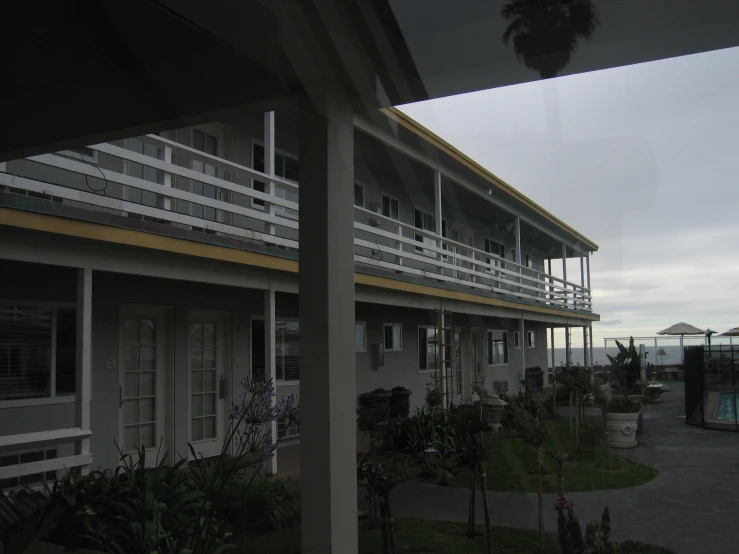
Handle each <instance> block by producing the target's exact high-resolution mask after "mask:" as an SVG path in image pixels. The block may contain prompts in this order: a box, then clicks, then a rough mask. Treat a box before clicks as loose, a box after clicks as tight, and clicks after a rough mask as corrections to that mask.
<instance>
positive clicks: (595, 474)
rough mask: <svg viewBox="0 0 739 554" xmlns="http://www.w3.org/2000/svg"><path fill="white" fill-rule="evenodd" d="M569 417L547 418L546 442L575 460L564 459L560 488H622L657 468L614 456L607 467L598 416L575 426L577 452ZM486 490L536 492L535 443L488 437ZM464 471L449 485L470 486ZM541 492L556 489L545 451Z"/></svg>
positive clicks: (653, 473)
mask: <svg viewBox="0 0 739 554" xmlns="http://www.w3.org/2000/svg"><path fill="white" fill-rule="evenodd" d="M569 425H570V424H569V419H568V418H566V417H560V418H557V419H553V420H551V421H549V423H548V426H549V441H548V444H549V447H550V448H552V450H555V451H556V450H564V451H565V452H568V453H569V454H570V455H572V456H574V459H572V460H570V461H569V462H566V463H565V493H568V492H581V491H594V490H602V489H622V488H626V487H634V486H636V485H643V484H645V483H648V482H649V481H651V480H652V479H654V478H655V477H657V474H658V473H659V472H658V471H657V470H656V469H654V468H651V467H649V466H645V465H642V464H638V463H636V462H632V461H630V460H627V459H625V458H622V457H620V456H617V455H615V452H616V450H615V449H612V450H611V452H612V453H614V455H613V456H612V460H613V469H612V470H611V471H607V470H606V453H605V450H604V449H603V448H602V447H601V446H600V438H601V419H600V417H586V418H585V419H584V421H583V425H582V429H581V431H580V452H576V451H575V439H574V437H573V438H570V428H569ZM485 465H486V469H487V478H488V490H492V491H518V492H536V456H535V453H534V448H533V447H531V446H529V445H528V444H526V443H524V442H523V441H521V440H519V439H513V438H506V439H496V438H493V437H490V442H489V446H488V457H487V462H486V464H485ZM469 482H470V477H469V471H467V470H463V471H461V472H460V473H459V474H458V475H455V476H454V477H453V478H452V479H450V485H452V486H455V487H469ZM542 484H543V488H544V492H557V463H556V462H555V461H554V460H553V459H552V458H551V456H549V455H548V454H547V453H546V452H545V453H544V474H543V476H542Z"/></svg>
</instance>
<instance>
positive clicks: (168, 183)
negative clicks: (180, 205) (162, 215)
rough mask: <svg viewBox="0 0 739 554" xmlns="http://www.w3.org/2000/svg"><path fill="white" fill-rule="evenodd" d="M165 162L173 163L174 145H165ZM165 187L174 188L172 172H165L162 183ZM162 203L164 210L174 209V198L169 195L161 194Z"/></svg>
mask: <svg viewBox="0 0 739 554" xmlns="http://www.w3.org/2000/svg"><path fill="white" fill-rule="evenodd" d="M164 163H167V164H171V163H172V147H171V146H165V147H164ZM162 184H163V185H164V187H165V188H169V189H171V188H172V174H171V173H167V172H165V173H164V182H163V183H162ZM161 199H162V201H161V203H160V207H161V208H162V209H163V210H169V211H171V210H172V199H171V198H169V197H168V196H161Z"/></svg>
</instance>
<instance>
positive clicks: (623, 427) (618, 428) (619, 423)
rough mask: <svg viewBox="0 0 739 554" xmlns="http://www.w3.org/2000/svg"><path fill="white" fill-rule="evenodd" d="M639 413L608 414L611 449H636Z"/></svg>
mask: <svg viewBox="0 0 739 554" xmlns="http://www.w3.org/2000/svg"><path fill="white" fill-rule="evenodd" d="M638 421H639V413H634V414H617V413H612V412H608V413H606V428H607V429H608V444H609V445H610V446H611V448H636V445H637V442H636V430H637V428H638Z"/></svg>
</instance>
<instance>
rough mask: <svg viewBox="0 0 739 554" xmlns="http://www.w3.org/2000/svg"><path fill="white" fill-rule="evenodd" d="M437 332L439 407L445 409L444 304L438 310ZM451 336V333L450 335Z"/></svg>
mask: <svg viewBox="0 0 739 554" xmlns="http://www.w3.org/2000/svg"><path fill="white" fill-rule="evenodd" d="M438 324H439V327H438V331H437V335H436V344H437V345H438V346H439V383H438V385H439V388H440V389H441V391H440V392H441V406H442V408H444V409H446V408H448V407H449V398H448V392H449V390H448V389H449V387H448V384H447V379H448V375H447V372H446V370H447V360H446V345H447V338H448V337H447V336H446V331H445V329H446V317H445V314H444V302H442V303H441V306H440V310H439V319H438ZM450 335H451V333H450Z"/></svg>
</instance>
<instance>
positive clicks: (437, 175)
mask: <svg viewBox="0 0 739 554" xmlns="http://www.w3.org/2000/svg"><path fill="white" fill-rule="evenodd" d="M434 216H435V217H434V219H435V220H436V236H437V237H439V240H438V241H436V246H437V248H441V247H442V246H441V228H442V225H441V222H442V217H443V215H442V213H441V171H439V170H438V169H437V170H435V171H434ZM439 261H441V260H439ZM443 272H444V270H443V269H442V268H439V273H443Z"/></svg>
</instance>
